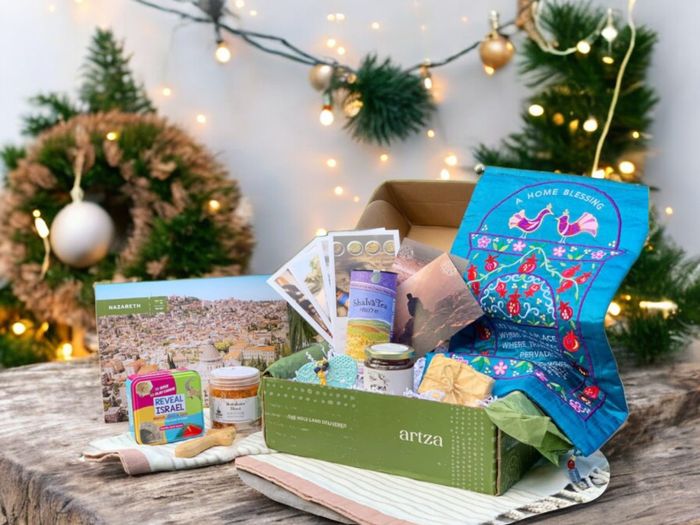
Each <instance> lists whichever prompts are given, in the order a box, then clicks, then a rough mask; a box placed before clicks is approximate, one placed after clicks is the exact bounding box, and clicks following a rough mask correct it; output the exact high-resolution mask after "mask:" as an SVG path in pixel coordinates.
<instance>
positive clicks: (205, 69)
mask: <svg viewBox="0 0 700 525" xmlns="http://www.w3.org/2000/svg"><path fill="white" fill-rule="evenodd" d="M597 1H600V0H597ZM600 3H601V4H603V3H604V2H602V1H601V2H600ZM231 4H233V2H231ZM245 4H246V5H245V7H244V8H243V9H241V10H240V12H241V24H242V26H243V27H245V28H247V29H252V30H259V31H262V32H267V33H273V34H278V35H283V36H285V37H287V38H288V39H289V40H290V41H292V42H294V43H295V44H297V45H299V46H300V47H302V48H303V49H307V50H310V51H312V52H314V53H316V54H326V55H331V56H332V55H333V51H332V50H329V49H328V48H326V47H325V42H326V39H327V38H329V37H333V38H335V39H337V41H338V42H339V45H342V46H344V47H345V48H346V49H347V54H346V55H345V57H343V59H344V61H347V62H348V63H350V64H357V62H358V61H359V60H360V58H361V57H362V56H363V55H364V54H365V53H367V52H371V51H376V52H377V53H378V54H379V55H380V56H391V57H393V58H394V59H395V60H396V61H397V62H399V63H401V64H404V65H413V64H414V63H417V62H419V61H421V60H423V59H425V58H432V59H439V58H442V57H444V56H447V55H448V54H450V53H452V52H454V51H456V50H458V49H461V48H462V47H464V46H465V45H467V44H469V43H470V42H472V41H474V40H476V39H479V38H481V37H482V36H483V35H484V34H485V32H486V31H487V29H488V24H487V17H488V12H489V10H490V9H498V10H499V11H501V13H502V19H504V20H508V19H510V18H512V16H513V14H514V12H515V10H516V1H515V0H470V1H469V2H465V1H463V0H442V1H441V2H435V1H433V2H430V1H428V0H384V1H382V2H376V1H371V0H362V1H357V0H356V1H353V2H351V1H349V0H323V1H321V0H289V1H285V2H281V1H279V0H277V1H275V0H245ZM604 4H605V5H609V6H612V7H616V8H619V9H624V6H625V4H626V2H624V0H609V1H608V2H605V3H604ZM251 10H255V11H256V16H252V15H251ZM336 12H340V13H343V14H344V15H345V19H344V20H343V21H342V22H329V21H328V20H327V19H326V16H327V15H328V14H329V13H336ZM699 15H700V7H699V4H696V3H695V2H673V6H672V7H670V6H669V5H668V3H666V2H655V1H653V0H638V7H637V20H638V21H639V22H640V23H645V24H649V25H650V26H652V27H653V28H654V29H656V30H657V31H658V32H659V37H660V43H659V45H658V48H657V52H656V55H655V59H654V64H653V68H652V71H651V76H650V82H651V83H652V84H653V85H654V87H656V89H657V90H658V92H659V94H660V96H661V103H660V104H659V106H658V109H657V112H656V122H655V125H654V129H653V135H654V140H653V152H652V156H651V158H650V159H649V162H648V164H647V180H648V181H649V182H650V183H652V184H657V185H658V186H660V187H661V188H662V189H661V191H660V192H658V193H657V194H655V195H654V200H655V201H656V203H657V206H659V207H660V208H661V209H663V208H665V207H666V206H671V207H672V208H673V210H674V212H675V213H674V214H673V215H672V216H664V218H663V219H664V221H665V222H667V223H668V226H669V229H670V231H671V232H672V233H673V234H674V236H675V237H676V239H677V240H678V241H681V242H682V244H683V245H684V246H685V247H686V248H687V249H688V250H689V251H690V252H694V253H698V252H700V235H698V233H697V229H696V228H690V229H688V228H687V226H688V225H695V224H696V219H695V217H696V215H695V214H696V213H697V196H698V189H699V188H700V180H698V178H697V176H696V175H695V172H696V168H695V164H696V157H697V152H696V149H695V148H697V144H696V141H697V138H696V135H695V134H694V133H692V131H691V130H692V129H694V127H691V125H693V124H696V123H697V122H698V121H699V120H700V110H699V109H698V102H697V94H698V93H699V92H700V68H698V67H696V66H697V64H695V63H694V61H695V58H694V56H695V51H694V47H695V45H696V42H695V34H696V27H695V26H696V21H697V18H698V16H699ZM372 22H379V24H380V29H379V30H373V29H372V28H371V24H372ZM97 25H99V26H105V27H106V26H109V27H112V28H113V29H114V30H115V32H116V34H117V35H118V36H119V37H120V38H124V39H125V40H126V46H127V49H128V50H129V51H131V52H133V54H134V58H133V62H132V64H133V68H134V69H135V71H136V74H137V77H138V78H140V79H142V80H143V81H144V82H145V84H146V86H147V87H148V90H149V93H150V94H151V96H152V98H153V100H154V102H155V103H156V104H157V106H158V108H159V111H160V113H161V114H163V115H165V116H167V117H168V118H170V119H171V120H172V121H174V122H176V123H178V124H179V125H181V126H183V127H184V128H185V129H187V130H188V131H189V132H190V133H192V134H193V135H194V136H195V137H197V138H198V139H199V140H200V141H202V142H203V143H205V144H206V145H207V146H208V147H209V148H210V149H211V150H213V151H215V152H217V153H218V155H219V156H220V159H221V160H222V162H224V163H225V165H226V166H228V168H229V170H230V173H231V175H232V176H234V177H236V178H237V179H238V180H239V182H240V184H241V187H242V190H243V192H244V194H245V195H246V196H247V197H248V198H249V199H250V201H251V203H252V205H253V208H254V225H255V230H256V236H257V240H258V246H257V249H256V252H255V257H254V259H253V264H252V268H251V270H252V271H253V272H258V273H267V272H271V271H273V270H274V269H276V267H277V266H278V265H279V264H281V263H282V262H283V261H284V260H286V259H287V258H288V257H290V256H291V255H292V254H293V253H295V252H296V251H297V250H298V249H300V248H301V247H302V246H303V245H304V244H305V243H306V242H307V241H308V240H309V239H310V238H311V237H312V236H313V235H314V233H315V232H316V230H317V229H318V228H326V229H328V230H331V229H343V228H350V227H352V226H353V225H354V223H355V221H356V219H357V217H358V216H359V214H360V212H361V210H362V208H363V206H364V203H365V201H366V199H367V198H368V197H369V195H370V194H371V192H372V190H373V189H374V187H376V186H377V185H378V184H379V183H380V182H381V181H383V180H386V179H390V178H436V177H437V176H438V175H439V172H440V170H441V169H442V168H443V167H444V163H443V158H444V157H445V155H447V154H448V153H449V152H454V153H455V154H456V155H457V156H458V158H459V162H460V165H463V166H465V167H468V166H471V165H472V164H473V161H472V159H471V155H470V151H471V149H472V148H473V147H474V146H475V145H476V144H477V143H478V142H480V141H483V142H486V143H490V144H494V143H495V142H496V141H498V140H499V139H500V138H501V137H503V136H504V135H506V134H507V133H508V132H511V131H514V130H516V129H518V128H519V117H518V114H519V112H520V110H521V106H522V100H523V98H524V97H525V96H526V95H527V91H526V89H525V88H524V87H523V86H522V84H521V83H519V81H518V79H517V77H516V70H515V67H508V68H506V69H505V70H503V71H501V72H499V73H498V74H497V75H495V76H494V77H492V78H489V77H486V76H485V75H484V74H483V72H482V71H481V66H480V62H479V59H478V56H477V55H476V54H472V55H470V56H468V57H466V58H464V59H462V60H459V61H457V62H455V63H453V64H451V65H449V66H447V67H445V68H441V69H439V70H438V71H436V73H435V84H436V88H435V91H436V93H437V97H438V100H439V111H438V113H437V115H436V117H435V120H434V122H433V123H432V127H433V128H434V129H435V131H436V137H435V138H434V139H429V138H428V137H427V136H426V135H425V134H424V133H423V134H420V135H417V136H415V137H413V138H412V139H410V140H408V141H406V142H404V143H400V144H396V145H394V146H392V147H391V148H379V147H370V146H366V145H360V144H356V143H354V142H352V141H351V140H350V138H349V136H348V135H347V134H346V133H345V131H343V129H342V119H341V118H336V123H335V124H334V125H333V126H332V127H330V128H324V127H322V126H321V125H320V124H319V122H318V113H319V106H320V97H319V95H318V93H316V92H315V91H313V90H312V88H311V87H310V86H309V83H308V81H307V73H308V71H307V68H306V67H305V66H303V65H299V64H296V63H292V62H288V61H286V60H283V59H280V58H277V57H274V56H270V55H266V54H263V53H260V52H258V51H257V50H255V49H253V48H251V47H249V46H246V45H243V44H242V43H241V42H239V41H236V40H230V44H231V47H232V48H233V50H234V51H233V52H234V57H233V59H232V60H231V62H229V63H228V64H227V65H220V64H217V63H216V62H215V61H214V59H213V50H214V47H215V46H214V42H213V35H212V32H211V29H210V27H209V26H206V27H204V26H198V25H194V24H184V25H183V24H182V23H181V22H180V21H179V19H177V18H176V17H174V16H171V15H168V14H165V13H160V12H157V11H154V10H151V9H149V8H146V7H143V6H141V5H138V4H136V3H135V2H133V1H131V0H80V1H76V0H22V1H21V2H17V1H12V0H0V72H1V73H2V77H1V78H0V117H1V118H0V142H2V143H5V142H10V141H13V142H16V141H19V140H21V137H20V136H19V133H18V130H19V127H20V119H21V115H22V114H24V113H26V112H27V110H28V109H29V107H28V105H27V98H28V97H29V96H31V95H33V94H35V93H37V92H38V91H50V90H57V91H69V92H73V91H74V90H75V88H76V86H77V85H78V83H79V76H78V72H79V67H80V65H81V63H82V60H83V57H84V56H85V50H86V46H87V45H88V43H89V40H90V36H91V34H92V32H93V30H94V27H95V26H97ZM164 86H167V87H170V88H171V89H172V95H171V96H170V97H164V96H163V94H162V88H163V87H164ZM199 113H202V114H204V115H206V117H207V123H206V124H204V125H201V124H198V123H197V122H196V120H195V118H196V115H197V114H199ZM338 117H339V116H338ZM385 152H386V153H388V154H389V156H390V157H389V161H388V162H386V163H382V162H380V161H379V156H380V154H382V153H385ZM328 158H334V159H336V160H337V163H338V165H337V167H335V168H334V169H330V168H328V167H327V166H326V160H327V159H328ZM451 175H452V177H453V178H466V177H469V176H470V174H469V169H467V168H465V169H451ZM336 186H342V187H343V189H344V193H343V195H342V196H336V195H335V194H334V188H335V187H336Z"/></svg>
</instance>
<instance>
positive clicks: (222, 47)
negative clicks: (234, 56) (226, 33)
mask: <svg viewBox="0 0 700 525" xmlns="http://www.w3.org/2000/svg"><path fill="white" fill-rule="evenodd" d="M214 57H215V58H216V61H217V62H218V63H219V64H226V63H227V62H228V61H229V60H231V50H230V49H229V48H228V45H226V42H224V41H223V40H220V41H219V42H218V44H217V45H216V51H214Z"/></svg>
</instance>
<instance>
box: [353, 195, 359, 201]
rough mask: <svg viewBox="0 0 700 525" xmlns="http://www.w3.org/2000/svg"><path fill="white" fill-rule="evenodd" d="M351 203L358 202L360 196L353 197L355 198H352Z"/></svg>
mask: <svg viewBox="0 0 700 525" xmlns="http://www.w3.org/2000/svg"><path fill="white" fill-rule="evenodd" d="M352 202H360V196H359V195H355V196H354V197H353V198H352Z"/></svg>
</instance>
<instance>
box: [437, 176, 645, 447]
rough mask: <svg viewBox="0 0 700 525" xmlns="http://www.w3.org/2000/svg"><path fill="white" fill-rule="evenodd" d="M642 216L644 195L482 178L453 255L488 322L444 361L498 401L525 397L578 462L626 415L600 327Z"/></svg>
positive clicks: (554, 180)
mask: <svg viewBox="0 0 700 525" xmlns="http://www.w3.org/2000/svg"><path fill="white" fill-rule="evenodd" d="M647 206H648V191H647V189H646V188H644V187H641V186H635V185H629V184H620V183H615V182H611V181H605V180H594V179H581V178H580V177H574V176H569V175H554V174H550V173H538V172H526V171H519V170H510V169H501V168H487V170H486V172H485V173H484V175H483V176H482V178H481V180H480V181H479V183H478V185H477V187H476V189H475V191H474V194H473V196H472V199H471V201H470V204H469V208H468V210H467V213H466V214H465V217H464V219H463V221H462V224H461V226H460V229H459V232H458V234H457V238H456V240H455V244H454V246H453V247H452V252H453V253H454V254H456V255H458V256H460V257H465V258H466V259H467V260H468V261H469V264H468V266H467V271H466V273H465V275H464V278H465V280H466V281H467V284H468V285H469V288H470V289H471V291H472V293H473V294H474V296H475V297H476V298H477V299H478V300H479V302H480V304H481V306H482V308H483V310H484V312H485V314H486V315H485V316H484V317H483V318H482V319H480V320H479V321H478V322H477V323H474V324H473V325H472V326H470V327H468V328H467V329H465V330H463V331H462V332H460V333H459V334H457V335H456V336H455V337H453V338H452V342H451V345H450V355H453V356H454V357H457V358H459V359H463V360H465V361H467V362H469V363H470V364H471V365H472V366H474V367H475V368H477V369H478V370H480V371H482V372H484V373H486V374H489V375H491V376H492V377H494V378H495V379H496V380H497V381H496V384H495V387H494V393H495V394H496V395H499V396H502V395H505V394H507V393H508V392H511V391H513V390H522V391H524V392H525V393H526V394H528V395H529V396H530V397H531V398H532V399H533V400H534V401H535V402H537V403H538V404H539V405H540V406H541V407H542V408H543V409H544V410H545V411H546V412H547V413H548V414H549V415H550V416H551V417H552V419H553V420H554V421H555V422H556V423H557V425H559V427H560V428H561V429H562V430H563V431H564V432H565V433H566V434H567V435H568V437H569V438H570V439H571V441H572V442H573V443H574V445H575V446H576V447H577V448H578V449H579V450H580V451H581V452H583V453H584V454H590V453H591V452H593V451H595V450H596V449H597V448H599V447H600V446H601V445H602V444H603V443H604V442H605V441H606V440H607V439H608V438H609V437H610V436H611V435H612V434H613V433H614V432H615V430H617V428H619V426H620V425H621V424H622V423H623V422H624V420H625V419H626V416H627V405H626V402H625V399H624V393H623V390H622V384H621V382H620V379H619V376H618V373H617V367H616V365H615V361H614V358H613V356H612V352H611V350H610V347H609V345H608V343H607V339H606V338H605V333H604V329H603V320H604V317H605V312H606V311H607V307H608V304H609V302H610V300H611V298H612V296H613V294H614V292H615V290H616V289H617V287H618V286H619V284H620V282H621V281H622V279H623V278H624V276H625V274H626V272H627V271H628V270H629V267H630V266H631V265H632V263H633V262H634V260H635V259H636V257H637V256H638V255H639V252H640V250H641V247H642V245H643V243H644V239H645V237H646V232H647Z"/></svg>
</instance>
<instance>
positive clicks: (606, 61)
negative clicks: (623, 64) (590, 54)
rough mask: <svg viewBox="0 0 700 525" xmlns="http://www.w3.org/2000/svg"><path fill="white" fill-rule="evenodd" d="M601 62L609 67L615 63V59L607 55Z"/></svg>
mask: <svg viewBox="0 0 700 525" xmlns="http://www.w3.org/2000/svg"><path fill="white" fill-rule="evenodd" d="M601 60H602V61H603V64H607V65H610V64H614V63H615V59H614V58H613V57H611V56H608V55H605V56H604V57H603V58H601Z"/></svg>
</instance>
